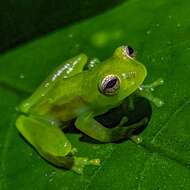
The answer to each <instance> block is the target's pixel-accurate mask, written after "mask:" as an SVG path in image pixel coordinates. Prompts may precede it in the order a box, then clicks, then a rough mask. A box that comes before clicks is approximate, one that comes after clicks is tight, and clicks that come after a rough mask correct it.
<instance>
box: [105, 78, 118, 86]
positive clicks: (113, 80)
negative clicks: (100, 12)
mask: <svg viewBox="0 0 190 190" xmlns="http://www.w3.org/2000/svg"><path fill="white" fill-rule="evenodd" d="M116 83H117V79H112V80H110V81H109V82H108V83H107V85H106V88H113V87H114V86H115V84H116Z"/></svg>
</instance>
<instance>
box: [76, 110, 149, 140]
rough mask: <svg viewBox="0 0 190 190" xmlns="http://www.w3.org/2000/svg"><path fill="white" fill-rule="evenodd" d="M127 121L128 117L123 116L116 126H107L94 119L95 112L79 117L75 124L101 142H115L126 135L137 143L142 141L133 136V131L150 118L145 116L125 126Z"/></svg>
mask: <svg viewBox="0 0 190 190" xmlns="http://www.w3.org/2000/svg"><path fill="white" fill-rule="evenodd" d="M126 121H127V118H126V117H123V119H122V120H121V122H120V123H119V125H117V126H116V127H114V128H106V127H104V126H103V125H102V124H101V123H99V122H98V121H96V120H95V119H94V115H93V113H85V114H83V115H81V116H80V117H78V118H77V120H76V122H75V125H76V127H77V128H78V129H79V130H81V131H82V132H83V133H85V134H86V135H88V136H90V137H92V138H93V139H96V140H98V141H101V142H114V141H118V140H120V139H123V138H126V137H128V138H131V139H132V140H133V141H135V142H136V143H139V142H141V139H140V138H138V137H137V136H133V134H132V132H133V131H134V130H136V129H138V128H139V127H141V126H143V125H145V124H146V123H147V121H148V119H147V118H144V119H142V120H141V121H140V122H137V123H135V124H132V125H130V126H127V127H124V126H123V125H124V123H125V122H126Z"/></svg>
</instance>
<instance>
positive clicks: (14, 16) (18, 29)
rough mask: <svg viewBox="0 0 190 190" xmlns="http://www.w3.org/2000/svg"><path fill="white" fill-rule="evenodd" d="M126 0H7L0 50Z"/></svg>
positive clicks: (0, 21) (1, 14) (0, 17)
mask: <svg viewBox="0 0 190 190" xmlns="http://www.w3.org/2000/svg"><path fill="white" fill-rule="evenodd" d="M122 1H123V0H111V1H110V0H101V1H100V0H74V1H70V0H62V1H61V0H6V1H1V3H0V52H1V53H2V52H3V51H6V50H8V49H9V48H13V47H15V46H17V45H19V44H21V43H23V42H26V41H29V40H31V39H33V38H36V37H39V36H41V35H43V34H45V33H47V32H51V31H53V30H56V29H58V28H61V27H65V26H66V25H68V24H71V23H73V22H75V21H78V20H81V19H84V18H87V17H90V16H93V15H96V14H99V13H100V12H103V11H105V10H106V9H109V8H110V7H112V6H114V5H116V4H118V3H121V2H122Z"/></svg>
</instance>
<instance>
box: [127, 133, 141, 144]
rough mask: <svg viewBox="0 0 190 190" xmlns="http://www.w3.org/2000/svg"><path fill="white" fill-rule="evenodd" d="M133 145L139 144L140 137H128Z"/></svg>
mask: <svg viewBox="0 0 190 190" xmlns="http://www.w3.org/2000/svg"><path fill="white" fill-rule="evenodd" d="M129 138H130V139H131V140H132V141H133V142H134V143H135V144H140V143H141V142H142V141H143V139H142V137H140V136H138V135H132V136H130V137H129Z"/></svg>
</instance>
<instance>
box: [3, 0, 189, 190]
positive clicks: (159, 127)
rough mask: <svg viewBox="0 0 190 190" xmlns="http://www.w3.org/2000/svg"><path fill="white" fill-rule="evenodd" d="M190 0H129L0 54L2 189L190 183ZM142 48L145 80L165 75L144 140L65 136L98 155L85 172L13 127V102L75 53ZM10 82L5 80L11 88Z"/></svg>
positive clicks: (155, 186) (98, 53)
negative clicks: (46, 153)
mask: <svg viewBox="0 0 190 190" xmlns="http://www.w3.org/2000/svg"><path fill="white" fill-rule="evenodd" d="M189 5H190V4H189V1H188V0H184V1H180V0H159V1H150V0H149V1H140V0H131V1H126V2H125V3H124V4H122V5H120V6H118V7H116V8H114V9H112V10H110V11H108V12H106V13H104V14H102V15H100V16H97V17H95V18H92V19H89V20H86V21H83V22H81V23H78V24H76V25H73V26H71V27H68V28H64V29H62V30H59V31H57V32H55V33H52V34H49V35H48V36H45V37H44V38H41V39H39V40H36V41H34V42H31V43H30V44H28V45H25V46H23V47H20V48H17V49H15V50H12V51H10V52H8V53H7V54H4V55H1V56H0V81H1V85H0V118H1V120H0V150H1V151H0V171H1V172H0V190H10V189H21V190H22V189H23V190H25V189H29V190H30V189H31V190H33V189H38V190H42V189H56V190H62V189H64V190H71V189H75V190H77V189H80V190H81V189H85V190H88V189H94V190H96V189H104V190H105V189H106V190H107V189H113V190H114V189H130V190H133V189H134V190H140V189H141V190H142V189H145V190H152V189H161V190H165V189H167V190H169V189H171V190H173V189H176V190H179V189H185V190H186V189H189V186H190V127H189V115H190V109H189V107H190V88H189V83H190V77H189V73H190V64H189V60H190V36H189V33H190V20H189V12H190V6H189ZM126 43H127V44H130V45H131V46H133V47H134V48H135V49H136V50H137V54H138V60H140V61H141V62H142V63H144V64H145V65H146V67H147V69H148V77H147V79H146V81H145V83H148V82H152V81H153V80H155V79H157V78H160V77H162V78H164V80H165V84H164V86H162V87H160V88H159V89H157V90H156V91H155V92H154V93H155V95H156V96H158V97H161V98H162V99H163V100H164V101H165V105H164V106H163V107H162V108H155V107H154V106H153V107H152V116H151V120H150V122H149V124H148V127H147V128H146V129H145V130H144V131H143V132H142V137H143V143H142V144H140V145H136V144H133V143H132V142H131V141H128V140H126V141H123V142H120V143H110V144H93V143H89V142H83V141H80V140H79V137H80V133H79V134H68V138H69V139H70V140H71V142H72V143H73V144H74V146H76V147H77V148H78V150H79V154H80V155H86V156H89V157H90V158H95V157H99V158H101V160H102V164H101V166H100V167H97V168H96V167H88V168H86V169H85V172H84V174H83V175H77V174H75V173H73V172H71V171H65V170H63V169H58V168H55V167H54V166H52V165H50V164H49V163H47V162H46V161H44V160H43V159H42V158H41V157H40V156H39V155H38V154H37V153H36V152H35V150H34V149H33V148H32V147H31V146H29V145H28V144H27V143H26V142H25V141H24V140H23V138H21V136H19V134H18V132H17V130H16V129H15V124H14V123H15V119H16V115H17V114H16V109H15V107H16V106H17V105H18V104H19V103H20V102H21V101H22V100H23V99H24V98H25V97H26V96H27V94H25V93H22V91H24V92H27V93H28V94H30V93H32V92H33V91H34V90H35V88H36V87H37V86H38V85H39V84H40V83H41V82H42V81H43V79H44V78H45V77H46V76H47V75H48V73H49V72H50V71H51V70H52V69H53V68H54V67H55V66H56V65H58V64H60V63H62V62H63V61H64V60H66V59H67V58H69V57H72V56H74V55H76V54H78V53H81V52H85V53H86V54H88V55H89V57H99V58H100V59H101V60H104V59H105V58H107V57H109V56H110V55H111V54H112V52H113V50H114V49H115V48H116V47H117V46H119V45H121V44H126ZM7 84H8V85H7Z"/></svg>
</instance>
